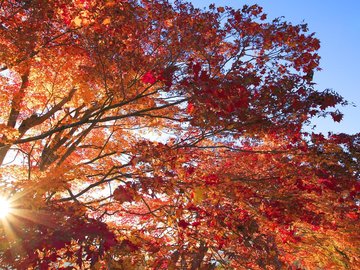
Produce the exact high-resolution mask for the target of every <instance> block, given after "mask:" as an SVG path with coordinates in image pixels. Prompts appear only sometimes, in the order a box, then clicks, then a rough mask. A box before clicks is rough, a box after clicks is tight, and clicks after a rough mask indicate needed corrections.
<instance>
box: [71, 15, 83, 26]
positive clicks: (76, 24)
mask: <svg viewBox="0 0 360 270" xmlns="http://www.w3.org/2000/svg"><path fill="white" fill-rule="evenodd" d="M73 22H74V24H75V26H78V27H80V26H81V23H82V19H81V18H80V16H77V17H75V19H74V20H73Z"/></svg>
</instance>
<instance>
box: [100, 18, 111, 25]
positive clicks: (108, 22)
mask: <svg viewBox="0 0 360 270" xmlns="http://www.w3.org/2000/svg"><path fill="white" fill-rule="evenodd" d="M110 22H111V19H110V18H109V17H108V18H106V19H105V20H103V22H102V24H103V25H108V24H110Z"/></svg>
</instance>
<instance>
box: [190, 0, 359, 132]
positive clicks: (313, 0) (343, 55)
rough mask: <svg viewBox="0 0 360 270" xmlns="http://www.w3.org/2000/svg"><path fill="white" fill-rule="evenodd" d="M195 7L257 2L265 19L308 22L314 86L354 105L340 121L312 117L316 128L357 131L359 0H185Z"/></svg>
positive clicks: (324, 130)
mask: <svg viewBox="0 0 360 270" xmlns="http://www.w3.org/2000/svg"><path fill="white" fill-rule="evenodd" d="M189 2H191V3H193V4H194V6H196V7H200V8H203V7H208V6H209V4H211V3H215V4H216V5H217V6H226V5H227V6H231V7H234V8H240V7H242V6H243V5H244V4H247V5H252V4H258V5H259V6H261V7H263V8H264V12H265V13H267V14H268V19H273V18H276V17H280V16H284V17H285V19H286V20H287V21H290V22H292V23H301V22H302V21H305V22H306V23H308V26H309V30H310V32H315V33H316V37H317V38H318V39H320V41H321V49H320V51H319V54H320V56H321V62H320V67H321V68H322V69H323V70H322V71H320V72H318V73H316V74H315V76H314V81H315V82H316V83H317V89H319V90H323V89H326V88H331V89H333V90H335V91H337V92H338V93H339V94H340V95H342V96H343V97H344V98H345V99H347V100H348V101H350V102H353V103H355V104H356V106H357V107H352V106H348V107H342V108H340V110H341V111H342V112H343V113H344V114H345V117H344V119H343V121H342V122H341V123H334V122H333V121H332V120H331V119H330V118H329V119H323V118H321V119H318V120H314V121H313V123H314V124H316V126H317V128H316V130H317V131H322V132H328V131H332V132H345V133H350V134H354V133H358V132H360V15H359V12H360V0H347V1H339V0H290V1H289V0H258V1H256V0H227V1H226V0H212V1H211V0H189Z"/></svg>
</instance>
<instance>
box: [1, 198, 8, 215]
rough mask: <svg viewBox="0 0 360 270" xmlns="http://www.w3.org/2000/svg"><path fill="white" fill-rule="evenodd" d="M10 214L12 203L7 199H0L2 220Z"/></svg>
mask: <svg viewBox="0 0 360 270" xmlns="http://www.w3.org/2000/svg"><path fill="white" fill-rule="evenodd" d="M9 212H10V203H9V201H8V200H6V199H5V198H0V218H4V217H6V215H7V214H8V213H9Z"/></svg>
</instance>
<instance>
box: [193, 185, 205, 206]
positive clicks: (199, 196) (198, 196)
mask: <svg viewBox="0 0 360 270" xmlns="http://www.w3.org/2000/svg"><path fill="white" fill-rule="evenodd" d="M204 192H205V191H204V188H202V187H197V188H195V189H194V202H195V203H201V202H202V201H203V199H204Z"/></svg>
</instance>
